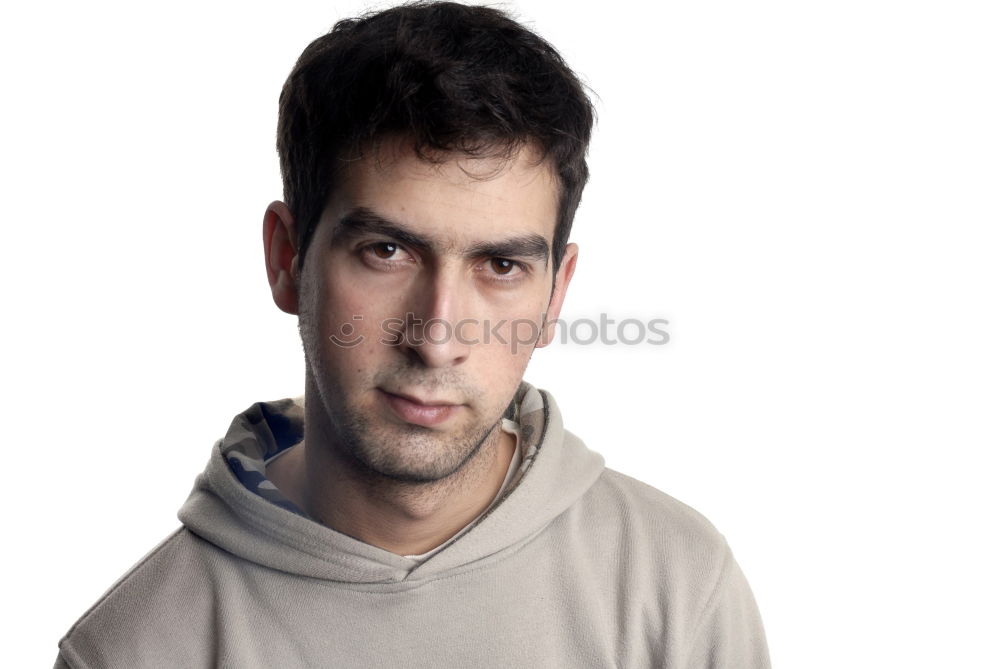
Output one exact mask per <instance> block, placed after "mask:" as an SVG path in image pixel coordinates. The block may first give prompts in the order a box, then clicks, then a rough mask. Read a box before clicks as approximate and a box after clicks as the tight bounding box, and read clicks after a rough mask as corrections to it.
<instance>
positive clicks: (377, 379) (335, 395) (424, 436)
mask: <svg viewBox="0 0 1000 669" xmlns="http://www.w3.org/2000/svg"><path fill="white" fill-rule="evenodd" d="M310 312H311V310H302V311H300V315H299V332H300V335H301V337H302V344H303V349H304V353H305V363H306V412H307V416H308V415H309V414H312V415H313V416H315V417H316V418H317V419H319V421H321V422H320V423H319V425H322V426H323V427H322V428H321V429H322V432H323V433H324V434H321V435H316V436H317V437H319V438H320V440H321V442H322V447H324V448H328V449H330V450H332V451H333V453H332V454H333V455H334V456H335V458H336V459H337V460H338V461H340V462H341V463H342V464H344V465H346V466H348V467H349V468H350V469H351V471H352V474H353V475H354V476H355V477H357V478H360V479H362V480H365V481H367V482H368V483H371V484H390V485H391V484H393V483H395V484H410V485H417V486H420V487H426V486H427V485H429V484H440V483H444V482H446V481H448V480H452V481H455V482H456V483H457V479H459V478H461V477H462V476H461V475H462V474H467V475H472V474H473V470H474V469H478V468H483V467H486V466H487V463H485V462H483V460H484V458H477V456H478V455H481V454H482V453H483V448H484V446H485V445H490V446H492V445H493V444H495V443H496V442H497V440H498V438H499V436H500V429H499V428H500V417H501V415H502V412H503V410H504V409H505V408H506V406H507V404H505V405H504V406H503V407H500V408H498V409H497V410H496V416H491V417H490V418H487V419H484V420H478V421H477V420H475V415H473V417H472V418H470V419H468V422H467V424H466V425H463V426H460V427H458V428H457V429H455V430H454V431H452V432H451V433H450V434H447V433H443V432H441V431H438V430H432V429H431V428H426V427H423V426H419V425H410V424H401V423H397V422H395V421H389V420H387V419H385V418H382V417H380V416H379V413H380V412H379V408H378V407H369V408H367V409H366V408H364V407H362V406H358V405H357V404H355V402H357V399H358V398H357V397H351V396H350V394H349V392H347V391H345V389H344V387H343V386H342V385H341V384H340V383H339V382H338V381H337V379H335V378H333V377H332V376H331V375H330V374H329V373H327V372H326V370H329V369H333V368H335V365H333V364H332V362H331V361H330V360H329V356H327V355H324V353H325V351H324V350H323V347H324V346H334V345H335V344H333V343H332V342H330V341H329V340H327V339H325V338H324V337H323V336H322V335H321V333H320V332H319V330H318V328H317V325H316V322H315V319H314V318H313V317H312V314H311V313H310ZM379 345H384V344H379ZM340 367H341V368H344V367H345V365H344V364H343V363H341V364H340ZM430 374H431V372H429V371H428V370H427V369H426V368H422V367H420V365H419V363H415V362H413V361H411V360H408V359H407V358H405V356H403V355H402V352H400V356H399V358H398V359H397V360H396V361H395V362H394V364H393V366H392V367H390V368H387V369H384V370H380V371H378V372H369V373H367V374H366V375H365V377H364V378H363V379H362V380H361V382H360V383H359V384H358V386H357V388H358V389H359V390H358V392H367V393H368V394H369V395H371V394H372V391H374V389H375V388H381V387H383V384H386V385H389V387H392V388H397V387H398V386H394V385H391V384H394V383H395V384H402V385H403V386H404V387H426V388H430V389H433V390H434V391H439V390H440V389H442V388H447V389H450V390H457V391H458V392H457V395H458V396H459V397H461V398H467V399H469V398H471V399H475V398H477V397H482V393H480V392H479V391H478V390H477V389H475V388H472V387H471V386H470V385H469V384H468V383H467V382H466V381H465V379H463V378H462V377H461V376H459V375H458V374H456V373H455V372H454V371H444V372H441V373H439V374H438V376H436V377H432V376H431V375H430ZM354 381H355V382H358V379H357V378H355V379H354ZM316 403H319V404H320V405H321V406H322V408H321V411H322V416H318V415H316V414H315V413H314V409H315V408H319V407H313V406H310V405H311V404H316ZM474 411H475V410H474V409H473V408H472V407H471V406H469V405H465V406H464V407H463V408H462V409H461V412H462V413H470V412H473V413H474ZM309 422H310V423H312V424H313V425H314V426H318V424H317V421H309ZM307 429H308V428H307ZM477 463H478V465H479V467H476V464H477Z"/></svg>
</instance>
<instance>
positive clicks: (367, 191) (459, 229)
mask: <svg viewBox="0 0 1000 669" xmlns="http://www.w3.org/2000/svg"><path fill="white" fill-rule="evenodd" d="M428 158H429V159H428ZM558 204H559V185H558V179H557V178H556V177H555V175H554V173H553V169H552V166H551V163H550V162H549V161H548V160H542V159H541V157H540V154H539V153H538V151H537V150H535V149H534V148H533V147H531V146H530V145H527V146H523V147H521V148H520V149H518V150H517V151H515V152H512V153H510V154H509V155H502V156H486V157H472V156H468V155H466V154H464V153H459V152H455V153H448V154H436V155H431V156H428V157H427V158H425V157H421V156H418V155H417V154H416V152H415V151H414V150H413V148H412V146H411V145H409V144H408V143H406V142H405V141H402V140H393V141H391V142H385V143H384V144H383V145H381V146H380V147H379V149H378V150H377V151H374V152H372V153H369V154H367V155H365V156H364V157H363V158H361V159H359V160H355V161H352V162H350V163H348V164H347V165H346V166H345V167H343V168H342V169H341V170H340V174H339V179H338V184H337V188H336V189H335V191H334V193H333V194H332V196H331V198H330V202H329V205H328V207H327V213H328V214H329V215H330V216H332V217H333V218H334V220H335V221H336V220H339V219H340V217H342V216H343V215H344V214H346V213H347V212H349V211H352V210H354V209H358V208H365V209H369V210H371V211H374V212H376V213H377V214H379V215H380V216H383V217H385V218H387V219H389V220H394V221H401V222H404V223H405V224H406V225H407V227H409V228H412V229H413V230H414V231H416V232H419V233H421V234H423V235H426V236H428V237H431V238H435V239H437V240H438V241H440V242H442V244H443V245H445V246H450V245H452V244H456V245H464V244H467V243H469V242H475V241H488V240H490V239H494V238H499V237H509V236H511V235H529V234H538V235H542V236H543V237H544V238H545V239H547V240H550V241H551V240H552V238H553V235H554V232H555V226H556V220H557V217H558Z"/></svg>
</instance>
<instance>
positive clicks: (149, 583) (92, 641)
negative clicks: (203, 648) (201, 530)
mask: <svg viewBox="0 0 1000 669" xmlns="http://www.w3.org/2000/svg"><path fill="white" fill-rule="evenodd" d="M221 553H222V552H221V551H220V550H219V549H218V548H216V547H214V546H212V545H211V544H209V543H208V542H206V541H204V540H202V539H200V538H199V537H197V536H196V535H194V534H192V533H191V532H190V531H189V530H187V529H186V528H184V527H180V528H178V529H177V530H175V531H174V532H172V533H171V534H170V535H168V536H167V537H166V538H165V539H164V540H163V541H161V542H160V543H159V544H157V545H156V546H155V547H154V548H153V549H152V550H150V551H149V552H148V553H147V554H146V555H145V556H144V557H143V558H142V559H140V560H139V561H138V562H137V563H136V564H135V565H134V566H132V567H131V568H130V569H129V570H128V571H127V572H125V574H124V575H123V576H122V577H121V578H119V579H118V580H117V581H116V582H115V583H114V584H113V585H112V586H111V587H110V588H108V590H107V591H106V592H105V593H104V594H103V595H102V596H101V597H100V599H98V600H97V602H96V603H95V604H94V605H93V606H91V607H90V608H89V609H88V610H87V611H86V612H85V613H84V614H83V615H82V616H81V617H80V618H79V620H77V621H76V622H75V623H74V624H73V626H72V627H71V628H70V629H69V631H68V632H67V633H66V635H65V636H64V637H63V638H62V640H61V641H60V642H59V652H60V658H61V661H63V662H65V663H66V664H68V665H69V666H71V667H74V668H79V667H95V666H129V665H132V666H160V665H157V664H156V660H157V657H156V653H157V648H158V646H161V645H162V643H161V642H159V641H157V639H159V640H163V639H169V638H171V637H172V636H173V635H174V634H175V633H176V634H178V635H180V636H182V637H183V636H187V631H188V630H189V628H190V627H192V626H196V625H198V624H200V623H199V622H198V621H199V620H200V619H201V618H202V616H200V614H199V612H200V611H208V610H209V601H208V600H209V599H210V598H211V597H212V594H211V589H210V588H207V587H205V585H206V584H205V577H206V575H207V573H209V572H210V571H212V567H211V563H212V562H218V561H220V560H221V561H225V562H229V561H231V560H232V559H235V558H232V557H225V556H223V555H220V554H221ZM165 631H166V632H167V633H166V634H164V632H165ZM184 641H185V643H190V644H191V646H197V644H198V643H199V642H198V639H196V638H191V637H187V638H186V639H185V640H184ZM171 652H175V649H172V650H171ZM171 657H174V658H175V657H176V656H173V655H172V656H171ZM171 661H173V660H171ZM56 666H60V665H58V664H57V665H56ZM163 666H166V665H163Z"/></svg>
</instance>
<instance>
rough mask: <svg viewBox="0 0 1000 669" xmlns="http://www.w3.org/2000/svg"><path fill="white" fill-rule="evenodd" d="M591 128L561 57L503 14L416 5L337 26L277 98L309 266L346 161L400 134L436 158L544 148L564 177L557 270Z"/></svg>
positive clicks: (285, 170) (288, 185)
mask: <svg viewBox="0 0 1000 669" xmlns="http://www.w3.org/2000/svg"><path fill="white" fill-rule="evenodd" d="M593 123H594V110H593V106H592V104H591V102H590V99H589V98H588V97H587V95H586V94H585V93H584V90H583V85H582V84H581V83H580V81H579V79H577V77H576V75H575V74H574V73H573V71H572V70H570V69H569V67H568V66H567V65H566V63H565V62H564V61H563V59H562V58H561V57H560V56H559V54H558V53H557V52H556V50H555V49H554V48H553V47H552V46H551V45H550V44H549V43H548V42H546V41H545V40H544V39H542V38H541V37H539V36H538V35H536V34H534V33H533V32H531V31H530V30H528V29H527V28H525V27H524V26H522V25H520V24H518V23H517V22H516V21H514V20H513V19H511V18H510V17H508V16H507V15H506V14H504V13H503V12H501V11H499V10H496V9H492V8H490V7H479V6H467V5H460V4H457V3H453V2H426V3H425V2H419V3H413V4H406V5H402V6H399V7H394V8H392V9H388V10H385V11H381V12H375V13H371V14H367V15H365V16H363V17H360V18H357V19H346V20H343V21H339V22H338V23H337V24H336V25H335V26H334V27H333V29H332V30H331V31H330V32H329V33H327V34H326V35H323V36H322V37H320V38H318V39H316V40H314V41H313V42H312V43H311V44H310V45H309V46H308V47H306V49H305V51H303V52H302V55H301V56H300V57H299V60H298V62H297V63H296V64H295V67H294V69H293V70H292V73H291V74H290V75H289V76H288V80H287V81H286V82H285V85H284V87H283V88H282V91H281V97H280V101H279V114H278V154H279V156H280V158H281V176H282V181H283V184H284V197H285V202H286V203H287V205H288V207H289V209H290V210H291V212H292V215H293V217H294V219H295V225H296V232H297V235H298V249H299V264H300V267H301V264H302V262H304V258H305V252H306V249H307V248H308V245H309V241H310V239H311V238H312V235H313V232H314V231H315V229H316V225H317V224H318V222H319V218H320V215H321V214H322V212H323V209H324V208H325V207H326V204H327V200H328V199H329V196H330V193H331V191H332V189H333V188H334V187H335V180H336V178H337V173H338V163H339V162H340V161H342V160H343V159H345V158H352V157H358V156H360V155H363V154H364V152H365V151H366V150H369V149H371V148H373V147H374V146H375V142H377V141H378V140H379V139H380V138H382V137H385V136H387V135H390V134H403V135H406V136H407V137H410V138H412V139H413V142H414V145H413V148H414V150H415V151H416V152H417V155H419V156H421V158H424V159H427V160H434V157H433V156H434V155H435V154H437V155H439V156H440V155H441V154H442V153H444V152H452V151H462V152H465V153H466V154H469V155H474V156H482V155H490V156H511V155H513V153H514V152H516V150H517V149H519V148H520V147H522V146H525V145H527V144H532V145H535V146H537V148H538V149H540V150H541V156H542V160H548V161H550V163H551V165H552V166H553V168H554V171H555V173H556V175H557V176H558V178H559V180H560V188H561V192H560V197H559V218H558V221H557V222H556V231H555V239H554V240H553V246H552V254H553V264H554V267H555V268H558V267H559V264H560V262H561V261H562V256H563V252H564V250H565V247H566V243H567V240H568V239H569V231H570V227H571V226H572V224H573V216H574V214H575V213H576V209H577V206H578V205H579V204H580V196H581V194H582V193H583V186H584V184H585V183H586V182H587V176H588V170H587V162H586V153H587V146H588V144H589V142H590V134H591V128H592V126H593Z"/></svg>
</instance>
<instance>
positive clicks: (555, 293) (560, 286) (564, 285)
mask: <svg viewBox="0 0 1000 669" xmlns="http://www.w3.org/2000/svg"><path fill="white" fill-rule="evenodd" d="M579 252H580V247H578V246H577V245H576V244H567V245H566V252H565V253H564V254H563V258H562V263H561V264H560V265H559V269H558V270H557V271H556V281H555V286H554V287H553V288H552V296H551V297H550V298H549V307H548V309H546V310H545V322H544V323H543V324H542V333H541V335H540V336H539V337H538V341H536V342H535V348H542V347H543V346H548V345H549V344H551V343H552V339H553V334H554V333H555V322H556V321H557V320H558V319H559V312H560V311H562V305H563V300H565V299H566V290H567V289H568V288H569V282H570V279H572V278H573V272H575V271H576V258H577V255H579Z"/></svg>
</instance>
